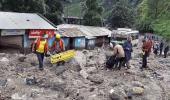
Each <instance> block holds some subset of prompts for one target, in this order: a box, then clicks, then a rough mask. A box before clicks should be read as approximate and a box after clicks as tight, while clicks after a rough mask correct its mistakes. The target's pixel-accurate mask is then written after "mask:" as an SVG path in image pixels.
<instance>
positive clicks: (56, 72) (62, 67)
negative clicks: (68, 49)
mask: <svg viewBox="0 0 170 100" xmlns="http://www.w3.org/2000/svg"><path fill="white" fill-rule="evenodd" d="M64 71H66V66H57V67H56V69H55V74H56V75H60V74H62V73H63V72H64Z"/></svg>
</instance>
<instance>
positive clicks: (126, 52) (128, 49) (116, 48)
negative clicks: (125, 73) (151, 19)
mask: <svg viewBox="0 0 170 100" xmlns="http://www.w3.org/2000/svg"><path fill="white" fill-rule="evenodd" d="M111 48H112V49H113V56H112V57H111V58H112V59H109V60H108V62H106V65H107V67H108V68H117V69H119V70H120V69H121V67H122V66H126V67H127V68H130V59H131V54H132V52H133V49H132V37H128V38H127V41H126V42H124V44H123V45H120V44H116V43H114V42H113V43H112V44H111Z"/></svg>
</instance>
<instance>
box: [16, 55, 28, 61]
mask: <svg viewBox="0 0 170 100" xmlns="http://www.w3.org/2000/svg"><path fill="white" fill-rule="evenodd" d="M25 59H26V57H24V56H23V57H19V58H18V60H19V61H20V62H24V60H25Z"/></svg>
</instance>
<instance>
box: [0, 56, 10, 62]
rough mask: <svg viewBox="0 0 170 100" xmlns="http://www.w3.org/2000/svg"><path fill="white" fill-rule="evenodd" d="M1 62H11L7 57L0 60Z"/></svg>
mask: <svg viewBox="0 0 170 100" xmlns="http://www.w3.org/2000/svg"><path fill="white" fill-rule="evenodd" d="M0 62H9V59H8V58H6V57H3V58H2V59H0Z"/></svg>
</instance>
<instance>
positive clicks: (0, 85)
mask: <svg viewBox="0 0 170 100" xmlns="http://www.w3.org/2000/svg"><path fill="white" fill-rule="evenodd" d="M6 84H7V80H6V79H5V80H0V87H3V86H5V85H6Z"/></svg>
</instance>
